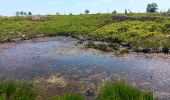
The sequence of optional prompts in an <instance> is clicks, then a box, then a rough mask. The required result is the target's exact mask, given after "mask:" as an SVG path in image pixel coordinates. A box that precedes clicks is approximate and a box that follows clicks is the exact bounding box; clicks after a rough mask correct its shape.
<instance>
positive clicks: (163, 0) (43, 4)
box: [0, 0, 170, 15]
mask: <svg viewBox="0 0 170 100" xmlns="http://www.w3.org/2000/svg"><path fill="white" fill-rule="evenodd" d="M152 2H155V3H157V4H158V6H159V11H160V10H162V11H164V10H165V11H166V10H167V9H168V8H170V5H169V4H170V0H27V1H25V0H0V14H1V15H13V14H14V13H15V12H16V11H31V12H33V13H34V14H38V13H39V14H55V13H56V12H59V13H74V14H79V13H83V12H84V10H85V9H89V10H90V12H91V13H97V12H102V13H106V12H112V11H113V10H117V11H118V12H124V10H125V9H130V10H131V11H132V12H145V11H146V6H147V4H148V3H152Z"/></svg>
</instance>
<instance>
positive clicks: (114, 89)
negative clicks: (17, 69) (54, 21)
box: [0, 82, 154, 100]
mask: <svg viewBox="0 0 170 100" xmlns="http://www.w3.org/2000/svg"><path fill="white" fill-rule="evenodd" d="M44 89H45V88H44ZM40 90H41V91H42V89H40ZM40 90H39V88H37V87H35V85H33V84H28V83H18V82H4V83H0V100H42V99H43V97H44V95H41V94H40V93H38V91H39V92H40ZM45 95H46V96H50V94H49V93H46V94H45ZM55 95H56V96H54V97H49V98H51V100H86V98H87V96H90V95H87V93H86V94H85V93H67V94H63V95H58V94H55ZM57 95H58V96H57ZM41 96H43V97H41ZM40 98H41V99H40ZM94 98H95V99H96V100H153V99H154V98H153V93H151V92H145V91H141V90H140V89H138V88H136V87H133V86H131V85H128V84H126V83H123V82H115V83H107V84H104V85H102V86H101V87H100V89H99V93H98V94H96V95H94Z"/></svg>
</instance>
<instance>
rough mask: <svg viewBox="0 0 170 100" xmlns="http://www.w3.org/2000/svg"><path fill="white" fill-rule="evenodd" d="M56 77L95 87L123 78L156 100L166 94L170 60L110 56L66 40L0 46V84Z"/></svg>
mask: <svg viewBox="0 0 170 100" xmlns="http://www.w3.org/2000/svg"><path fill="white" fill-rule="evenodd" d="M55 74H59V75H60V76H62V77H64V78H65V79H68V80H74V81H77V82H79V81H87V82H90V83H94V84H98V83H99V82H101V81H102V80H115V79H118V78H122V77H123V78H125V79H127V80H128V81H130V82H132V83H133V84H136V85H138V86H140V87H142V88H144V89H151V90H154V92H155V93H156V95H157V96H163V97H167V98H168V96H169V94H170V56H168V55H163V54H159V55H156V54H152V55H148V54H136V53H133V54H128V55H124V56H120V57H117V56H113V55H110V54H105V53H102V52H100V51H96V50H93V49H85V48H84V47H83V46H82V45H77V41H76V40H75V39H72V38H69V37H46V38H39V39H33V40H27V41H22V42H17V43H3V44H0V80H1V81H2V80H5V79H18V80H33V79H35V78H37V77H47V76H51V75H55Z"/></svg>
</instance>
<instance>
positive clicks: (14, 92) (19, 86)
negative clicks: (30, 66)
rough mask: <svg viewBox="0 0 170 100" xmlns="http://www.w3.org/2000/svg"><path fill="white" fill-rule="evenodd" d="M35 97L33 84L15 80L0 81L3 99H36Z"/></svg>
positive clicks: (0, 94)
mask: <svg viewBox="0 0 170 100" xmlns="http://www.w3.org/2000/svg"><path fill="white" fill-rule="evenodd" d="M35 97H36V94H35V92H34V91H33V85H32V84H29V83H17V82H15V81H9V82H2V83H0V98H1V100H6V99H7V100H35Z"/></svg>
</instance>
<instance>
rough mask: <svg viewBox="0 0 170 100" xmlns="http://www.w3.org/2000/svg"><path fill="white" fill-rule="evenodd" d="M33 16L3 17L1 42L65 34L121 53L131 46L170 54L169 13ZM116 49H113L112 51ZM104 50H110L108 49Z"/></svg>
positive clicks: (145, 50) (136, 49)
mask: <svg viewBox="0 0 170 100" xmlns="http://www.w3.org/2000/svg"><path fill="white" fill-rule="evenodd" d="M30 17H31V16H29V18H28V17H24V16H17V17H1V18H0V30H1V31H0V41H1V42H7V41H18V40H22V39H30V38H33V37H42V36H56V35H63V36H72V37H75V38H78V39H80V40H81V41H86V40H92V41H104V42H108V43H111V44H112V43H113V44H115V43H116V44H117V48H118V50H119V49H121V50H122V48H121V47H128V48H127V49H131V50H133V51H137V52H146V53H152V52H156V53H160V52H164V53H169V51H170V50H169V48H170V44H169V41H170V21H169V19H170V16H169V15H168V14H149V13H148V14H146V13H145V14H126V15H125V14H86V15H56V16H32V17H31V18H30ZM122 44H128V45H122ZM95 48H96V47H95ZM114 48H115V47H111V49H114ZM99 49H100V48H99ZM102 49H103V50H106V51H107V49H106V48H104V47H102V48H101V50H102ZM109 50H110V49H109ZM114 50H115V49H114Z"/></svg>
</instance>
